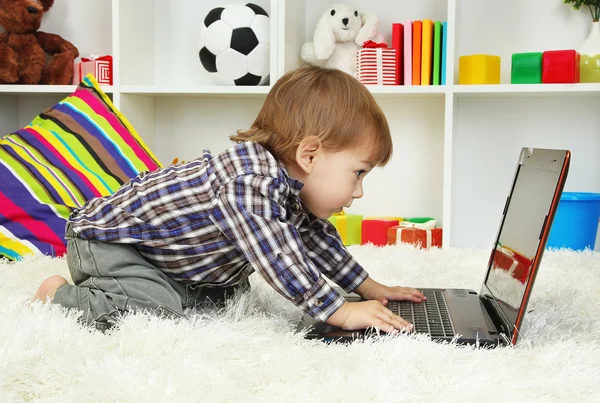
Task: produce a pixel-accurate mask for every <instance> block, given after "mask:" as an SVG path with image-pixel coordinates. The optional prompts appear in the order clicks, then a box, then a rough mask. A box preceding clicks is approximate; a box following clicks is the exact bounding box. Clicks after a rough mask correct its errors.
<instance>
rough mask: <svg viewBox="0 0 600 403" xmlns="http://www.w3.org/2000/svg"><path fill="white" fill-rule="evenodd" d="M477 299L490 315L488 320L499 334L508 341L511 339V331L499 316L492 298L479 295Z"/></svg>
mask: <svg viewBox="0 0 600 403" xmlns="http://www.w3.org/2000/svg"><path fill="white" fill-rule="evenodd" d="M479 299H480V300H481V302H482V303H483V306H484V307H485V310H486V311H487V313H488V315H490V318H491V319H492V322H493V323H494V326H496V329H498V330H499V331H500V333H502V334H503V335H504V336H506V337H507V338H508V340H510V338H511V337H512V336H511V329H510V327H509V326H508V323H507V322H506V321H505V320H503V319H502V315H500V313H499V312H498V308H497V307H496V304H494V298H492V297H491V296H490V295H486V294H479Z"/></svg>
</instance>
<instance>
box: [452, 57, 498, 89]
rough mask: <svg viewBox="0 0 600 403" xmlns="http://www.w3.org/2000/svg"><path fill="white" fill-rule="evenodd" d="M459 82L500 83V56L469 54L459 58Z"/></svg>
mask: <svg viewBox="0 0 600 403" xmlns="http://www.w3.org/2000/svg"><path fill="white" fill-rule="evenodd" d="M458 83H459V84H500V56H494V55H468V56H461V57H459V59H458Z"/></svg>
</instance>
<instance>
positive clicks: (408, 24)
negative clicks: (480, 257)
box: [404, 20, 413, 85]
mask: <svg viewBox="0 0 600 403" xmlns="http://www.w3.org/2000/svg"><path fill="white" fill-rule="evenodd" d="M412 31H413V23H412V21H411V20H406V21H404V85H412Z"/></svg>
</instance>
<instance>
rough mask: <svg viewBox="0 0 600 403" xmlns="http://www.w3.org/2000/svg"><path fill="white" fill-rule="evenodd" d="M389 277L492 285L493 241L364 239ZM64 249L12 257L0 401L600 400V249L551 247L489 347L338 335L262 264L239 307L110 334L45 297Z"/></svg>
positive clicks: (1, 335) (0, 340)
mask: <svg viewBox="0 0 600 403" xmlns="http://www.w3.org/2000/svg"><path fill="white" fill-rule="evenodd" d="M350 250H351V252H352V253H353V254H354V256H356V258H357V260H358V261H359V262H361V263H362V264H363V265H364V266H365V267H366V268H367V269H368V271H369V272H370V273H371V276H372V277H373V278H374V279H375V280H378V281H381V282H384V283H387V284H399V285H410V286H417V287H418V286H431V287H438V286H446V287H460V288H472V289H475V290H476V291H479V288H480V284H481V281H482V278H483V275H484V271H485V266H486V264H487V260H488V258H489V256H488V251H487V250H484V249H462V248H460V249H459V248H448V249H441V250H438V249H436V250H429V251H423V250H418V249H414V248H412V247H411V246H407V245H397V246H389V247H384V248H376V247H372V246H353V247H350ZM53 274H61V275H63V276H67V277H68V270H67V266H66V262H65V260H64V259H51V258H44V257H42V258H40V257H38V258H28V259H25V260H23V261H21V262H18V263H0V275H1V276H2V279H3V280H2V282H0V401H1V402H6V401H45V402H46V401H56V402H85V401H93V402H104V401H110V402H113V401H126V402H137V401H143V402H152V401H161V402H162V401H176V402H187V401H202V402H205V401H206V402H212V401H215V402H240V401H243V402H252V401H269V402H271V401H281V402H308V401H319V402H320V401H323V402H355V401H356V402H364V401H391V402H403V401H406V402H438V401H445V402H453V401H468V402H470V401H475V400H479V401H486V402H511V401H517V400H519V401H527V402H553V401H557V402H565V401H577V402H600V392H599V389H598V380H600V321H598V319H597V317H598V313H599V312H600V298H598V295H600V253H598V252H590V251H585V252H573V251H564V250H561V251H548V252H546V254H545V256H544V260H543V261H542V267H541V268H540V272H539V274H538V277H537V282H536V286H535V289H534V292H533V295H532V298H531V300H530V303H529V310H530V311H531V312H530V313H529V314H528V315H527V316H526V318H525V322H524V327H523V329H522V334H521V338H520V340H519V343H518V344H517V346H515V347H503V348H496V349H483V348H475V347H467V346H458V345H453V344H441V343H435V342H431V341H429V340H427V339H426V337H424V336H416V335H399V336H395V337H386V338H384V339H383V340H379V341H368V342H357V343H353V344H351V345H338V344H335V345H326V344H324V343H321V342H318V341H308V340H305V339H304V338H303V337H302V335H301V334H297V333H295V332H294V329H295V326H296V323H297V321H298V320H299V319H300V315H301V313H300V311H299V310H298V309H297V308H296V307H294V306H293V305H292V304H291V303H289V302H287V301H286V300H284V299H283V298H282V297H280V296H278V295H277V294H276V293H275V291H273V290H272V289H270V288H269V287H268V285H267V284H266V283H265V282H264V281H263V280H262V279H261V278H260V277H259V276H258V275H256V274H254V275H253V276H252V277H251V282H252V286H253V287H252V290H251V291H250V292H248V293H246V294H243V295H241V296H239V298H237V299H235V300H233V301H230V303H229V305H228V306H227V308H226V309H225V310H222V311H213V312H204V313H190V315H189V318H187V319H182V320H166V319H158V318H155V317H152V316H146V315H130V316H126V317H124V318H123V320H122V321H121V323H120V325H119V326H118V327H117V328H115V329H113V330H111V331H110V332H107V333H105V334H103V333H100V332H97V331H92V330H89V329H87V328H84V327H82V326H80V325H78V324H77V321H76V315H77V313H76V312H71V313H67V312H65V311H64V310H62V309H61V308H60V307H58V306H55V305H43V304H41V303H35V304H31V303H30V299H31V297H32V295H33V294H34V293H35V290H36V289H37V287H38V285H39V284H40V282H41V281H42V280H43V279H44V278H46V277H47V276H49V275H53Z"/></svg>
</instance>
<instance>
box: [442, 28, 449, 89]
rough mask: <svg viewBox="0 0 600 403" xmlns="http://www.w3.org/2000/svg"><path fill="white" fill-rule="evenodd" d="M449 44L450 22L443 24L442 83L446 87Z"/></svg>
mask: <svg viewBox="0 0 600 403" xmlns="http://www.w3.org/2000/svg"><path fill="white" fill-rule="evenodd" d="M447 43H448V21H444V22H443V23H442V62H441V63H442V66H441V70H442V72H441V80H440V81H441V83H442V85H446V47H447V46H446V44H447Z"/></svg>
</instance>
